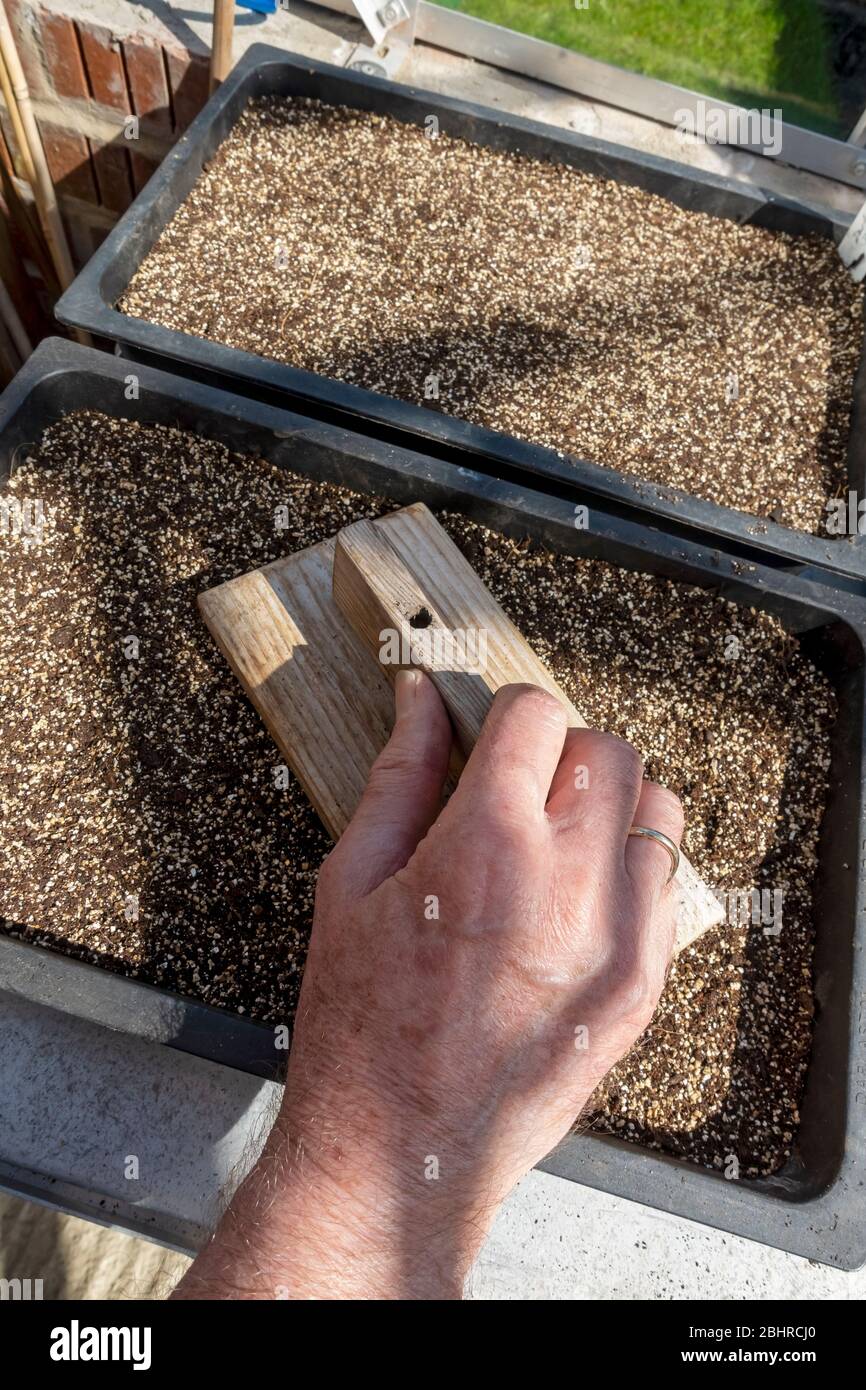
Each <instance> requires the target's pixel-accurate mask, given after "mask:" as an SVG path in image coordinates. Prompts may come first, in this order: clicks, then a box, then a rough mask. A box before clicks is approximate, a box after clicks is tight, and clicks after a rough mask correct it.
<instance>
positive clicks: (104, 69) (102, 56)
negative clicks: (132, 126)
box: [77, 20, 132, 114]
mask: <svg viewBox="0 0 866 1390" xmlns="http://www.w3.org/2000/svg"><path fill="white" fill-rule="evenodd" d="M77 28H78V37H79V39H80V40H81V51H82V53H83V54H84V65H85V67H86V69H87V81H88V85H89V87H90V92H91V95H92V97H93V100H94V101H98V102H99V104H100V106H110V107H111V108H112V109H113V110H115V111H123V112H124V114H128V113H129V112H131V111H132V98H131V97H130V95H129V89H128V88H127V85H126V74H125V72H124V71H123V58H122V57H121V53H120V40H119V39H115V38H114V36H113V34H112V32H111V30H110V29H103V27H102V25H101V24H91V23H90V21H89V20H86V21H85V20H79V21H78V25H77Z"/></svg>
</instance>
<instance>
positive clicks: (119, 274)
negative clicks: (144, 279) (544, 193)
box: [58, 45, 866, 579]
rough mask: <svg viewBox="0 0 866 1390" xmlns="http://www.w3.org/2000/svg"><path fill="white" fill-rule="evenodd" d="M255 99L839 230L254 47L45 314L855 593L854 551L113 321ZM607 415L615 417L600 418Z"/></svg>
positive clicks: (860, 387) (657, 165) (855, 474)
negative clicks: (831, 580)
mask: <svg viewBox="0 0 866 1390" xmlns="http://www.w3.org/2000/svg"><path fill="white" fill-rule="evenodd" d="M270 94H276V95H280V96H310V97H316V98H319V99H321V100H323V101H325V102H328V103H331V104H333V105H342V106H348V107H355V108H357V109H360V110H365V111H372V112H381V113H387V114H388V115H390V116H393V117H395V118H396V119H397V120H400V121H403V122H407V123H411V124H415V125H419V126H423V124H424V122H425V121H426V120H427V119H428V118H429V117H430V116H431V115H435V116H436V117H437V119H438V120H439V122H440V128H441V130H442V131H443V132H445V133H448V134H450V135H454V136H457V137H460V138H462V139H464V140H468V141H471V142H474V143H476V144H479V145H484V146H487V147H489V148H491V149H503V150H509V151H517V152H520V153H523V154H526V155H530V156H533V157H536V158H541V159H545V160H550V161H553V162H558V163H562V164H567V165H570V166H572V167H574V168H578V169H583V170H586V171H588V172H591V173H594V174H597V175H599V176H602V177H604V178H607V179H613V180H615V181H618V182H620V183H623V184H629V185H633V186H635V187H639V188H642V189H645V190H647V191H649V192H652V193H655V194H659V195H661V196H662V197H665V198H667V199H669V200H670V201H672V202H674V203H676V204H677V205H679V206H681V207H684V208H688V209H693V210H696V211H700V212H705V213H708V214H710V215H712V216H716V217H720V218H725V219H729V220H733V221H737V222H741V223H748V224H750V225H753V226H760V227H765V228H771V229H776V230H783V231H786V232H790V233H794V234H807V233H812V234H817V235H820V236H823V237H826V238H828V239H838V237H839V236H840V235H841V233H842V231H843V230H844V219H840V220H839V221H838V222H836V221H832V220H830V218H829V216H828V217H826V218H825V217H821V216H818V215H816V214H815V213H814V212H812V211H810V210H809V209H808V208H805V207H803V206H801V205H799V204H795V203H792V202H789V201H787V200H784V199H781V198H778V197H775V196H773V195H771V194H768V193H765V192H763V191H762V190H760V189H757V190H750V189H747V188H745V186H744V185H742V184H738V183H735V182H734V181H732V180H726V179H722V178H718V177H716V176H713V175H710V174H706V173H703V172H700V171H697V170H694V169H690V168H687V167H685V166H680V165H677V164H674V163H671V162H670V161H666V160H660V159H657V158H655V157H653V156H650V155H645V154H641V153H637V152H634V151H630V150H625V149H622V148H619V147H617V146H613V145H609V144H606V143H605V142H602V141H598V140H593V139H591V138H589V137H583V136H577V135H572V134H566V133H562V132H560V131H555V130H553V129H552V128H550V127H546V126H543V125H540V124H538V123H535V122H529V121H524V120H521V119H520V118H518V117H511V116H508V115H506V114H504V113H502V112H493V111H489V110H487V109H485V108H483V107H479V106H476V105H473V104H471V103H466V102H460V101H456V100H453V99H449V98H445V97H441V96H438V95H435V94H432V93H424V92H417V91H414V90H412V89H410V88H406V87H402V86H399V85H397V84H394V83H390V82H387V81H384V80H381V79H377V78H371V77H366V76H364V75H362V74H357V73H348V72H346V71H345V70H344V69H339V68H334V67H330V66H329V65H327V64H321V63H316V62H313V61H311V60H304V59H300V58H294V57H291V56H289V55H286V54H285V53H283V52H282V51H280V50H274V49H269V48H267V47H265V46H259V45H257V46H255V47H253V48H252V49H250V50H249V52H248V53H247V55H246V56H245V58H244V59H243V60H242V61H241V63H240V64H239V65H238V67H237V68H236V69H235V70H234V72H233V73H232V74H231V76H230V78H229V79H228V81H227V82H225V83H224V84H223V85H222V87H221V88H220V89H219V91H218V92H217V93H216V94H215V95H214V97H212V98H211V100H210V102H209V103H208V104H207V106H206V107H205V109H204V110H203V111H202V113H201V114H200V115H199V117H198V118H197V120H196V121H195V122H194V124H193V125H192V126H191V127H190V129H189V131H188V132H187V134H186V135H185V136H184V137H183V138H182V139H181V140H180V141H179V142H178V145H177V146H176V147H175V149H174V150H173V151H172V152H171V153H170V154H169V155H168V156H167V158H166V160H165V161H164V162H163V165H162V166H161V168H160V170H159V171H158V172H157V174H156V175H154V177H153V178H152V179H151V181H150V183H149V184H148V185H147V188H146V189H145V190H144V191H143V193H142V194H141V195H140V196H139V198H138V199H136V201H135V203H134V204H133V206H132V208H131V209H130V210H129V212H128V213H127V214H126V215H125V216H124V217H123V218H122V219H121V222H120V223H119V224H118V226H117V228H116V229H115V231H114V232H113V233H112V234H111V236H110V237H109V238H108V239H107V241H106V242H105V243H104V245H103V246H102V247H101V248H100V250H99V251H98V252H97V254H96V255H95V256H94V258H93V259H92V261H91V262H90V263H89V264H88V266H87V267H86V268H85V270H84V271H83V272H82V274H81V275H80V276H79V277H78V279H77V280H76V281H75V283H74V285H73V286H72V287H71V288H70V290H68V291H67V293H66V294H65V295H64V296H63V298H62V300H61V301H60V304H59V306H58V316H59V317H60V318H61V320H62V321H63V322H65V323H69V324H74V325H77V326H79V327H84V328H87V329H89V330H90V331H91V332H94V333H97V334H99V335H102V336H104V337H108V338H111V339H112V340H114V341H115V342H117V343H118V344H121V345H123V346H124V347H125V348H126V349H128V350H131V351H132V352H133V353H134V354H136V355H141V358H142V360H149V361H152V362H154V363H156V364H159V362H160V361H166V360H170V361H171V362H172V363H173V364H175V365H176V366H177V367H179V368H180V369H181V370H183V371H185V372H188V373H189V374H191V375H196V376H199V377H204V378H209V379H215V380H222V381H224V382H226V383H227V384H229V383H230V384H231V387H232V389H234V390H242V391H244V392H248V393H250V394H253V395H255V396H257V397H258V398H259V399H263V400H271V401H279V400H283V401H285V402H289V403H291V404H292V406H293V408H297V407H300V408H301V409H303V410H304V411H309V412H311V413H314V414H317V415H320V416H322V417H323V418H328V419H331V420H334V421H342V422H344V423H346V424H348V425H351V427H353V428H359V429H361V430H363V431H364V432H365V433H371V434H375V435H376V436H378V437H380V438H384V439H388V440H391V441H393V442H396V443H404V444H407V445H408V446H409V447H411V446H412V443H413V441H416V440H418V439H421V440H423V443H424V447H425V449H426V450H427V451H428V452H430V453H432V454H434V455H435V456H437V457H441V458H447V459H449V460H451V461H456V462H466V463H467V464H469V465H470V466H472V467H475V468H479V469H484V470H485V471H489V472H491V473H492V474H494V475H497V476H506V477H512V478H519V477H521V476H525V477H528V478H532V479H533V480H534V485H535V486H536V487H543V488H545V489H549V490H551V491H555V492H557V493H559V494H561V495H567V494H568V493H569V492H570V491H571V490H573V489H574V488H575V487H578V488H590V489H591V490H592V491H593V492H594V493H595V495H597V496H599V497H601V498H603V499H604V500H605V502H606V503H607V504H608V505H609V507H610V508H611V509H613V510H618V511H622V510H624V511H626V512H628V511H634V510H636V511H638V512H641V513H643V514H645V515H650V516H653V517H655V518H658V519H659V520H664V522H665V523H666V524H667V525H668V526H669V527H671V528H676V529H677V530H679V531H680V533H681V534H685V535H688V534H691V535H695V534H696V533H697V534H704V535H705V536H706V537H707V539H710V538H711V537H717V538H719V539H720V540H725V541H727V542H729V543H731V544H733V545H736V546H737V547H738V548H739V549H740V550H741V552H742V553H745V554H754V555H759V556H761V557H762V558H763V560H764V562H765V563H771V564H784V565H788V566H792V565H798V566H799V565H802V566H821V567H824V568H826V569H827V570H829V571H832V572H835V573H838V574H844V575H847V576H851V577H854V578H857V579H864V578H866V549H864V544H863V538H862V537H860V536H853V537H848V536H842V537H838V538H836V537H833V538H822V537H817V536H814V535H810V534H808V533H806V532H803V531H798V530H795V529H793V528H790V527H785V526H781V525H779V524H778V523H776V522H774V521H771V520H763V519H759V518H756V517H754V516H750V515H748V514H747V513H745V512H742V511H736V510H733V509H731V508H728V507H722V506H719V505H717V504H715V503H712V502H707V501H705V500H703V499H700V498H698V497H695V496H693V495H691V494H689V493H687V492H684V491H682V490H680V489H677V488H673V487H668V486H663V485H661V484H658V483H653V482H647V481H643V480H640V479H638V478H636V477H634V476H631V475H629V474H626V473H621V472H617V471H616V470H614V469H611V468H607V467H601V466H600V465H598V464H596V463H593V462H592V461H591V460H586V459H581V458H575V457H573V456H565V457H562V456H560V455H559V454H558V453H556V452H555V451H553V450H551V449H545V448H542V447H540V446H537V445H533V444H528V443H525V442H522V441H520V440H518V439H516V438H514V437H512V436H509V435H507V434H502V433H497V432H494V431H492V430H490V429H486V428H483V427H481V426H478V425H473V424H469V423H467V422H465V421H463V420H460V419H457V418H455V417H453V416H448V415H444V414H440V413H438V412H435V411H432V410H429V409H425V408H423V407H421V406H416V405H411V404H407V403H406V402H403V401H400V400H397V399H395V398H393V397H390V396H386V395H383V394H380V393H378V392H374V391H370V390H367V389H364V388H361V387H357V386H353V385H349V384H347V383H346V382H343V381H338V380H335V379H332V378H328V377H326V376H323V375H318V374H316V373H313V372H309V371H303V370H300V369H298V368H294V367H290V366H286V365H284V364H281V363H278V362H276V361H273V360H270V359H267V358H265V357H261V356H256V355H253V354H251V353H247V352H241V351H239V350H237V349H234V348H229V347H226V346H224V345H221V344H219V343H216V342H212V341H210V340H207V339H202V338H197V337H194V336H192V335H191V334H189V333H183V332H179V331H175V330H170V329H166V328H162V327H160V326H159V325H157V324H154V323H150V322H147V321H145V320H142V319H137V318H133V317H131V316H129V315H127V314H124V313H122V312H120V311H119V310H117V309H116V308H115V307H114V306H115V304H116V303H117V300H118V299H119V298H120V296H121V295H122V294H123V291H124V290H125V289H126V287H127V285H128V283H129V281H130V279H131V277H132V276H133V275H134V273H135V272H136V270H137V269H138V267H139V266H140V265H141V263H142V261H143V260H144V259H145V257H146V256H147V254H148V252H149V251H150V249H151V247H152V246H153V244H154V243H155V241H156V240H157V239H158V237H159V235H160V234H161V232H162V231H163V229H164V228H165V226H166V225H167V224H168V222H169V221H170V220H171V218H172V216H173V215H174V213H175V211H176V210H177V208H178V207H179V206H180V205H181V204H182V203H183V202H184V200H185V199H186V197H187V195H188V193H189V192H190V190H191V189H192V187H193V186H194V184H195V183H196V181H197V178H198V177H199V175H200V173H201V170H202V166H203V164H204V163H205V162H206V161H207V160H208V159H209V157H210V156H211V155H212V154H213V153H214V151H215V150H216V149H217V148H218V146H219V145H220V144H221V143H222V141H223V140H224V139H225V137H226V136H227V135H228V134H229V132H230V131H231V129H232V128H233V126H234V124H235V123H236V121H237V119H238V117H239V115H240V113H241V112H242V111H243V109H244V108H245V106H246V105H247V102H248V101H249V100H250V99H252V98H255V97H259V96H262V95H270ZM244 254H245V248H244V246H243V245H239V247H238V255H239V256H243V255H244ZM286 273H291V270H290V269H288V270H287V272H286ZM864 397H866V368H864V366H863V362H862V360H861V367H860V370H859V373H858V376H857V380H856V382H855V383H854V391H853V414H852V420H851V430H850V447H849V457H848V475H849V484H850V487H851V488H852V489H853V490H854V491H855V493H856V494H857V496H858V498H859V497H860V496H862V495H863V493H864V491H866V440H864V438H863V430H862V421H863V418H864ZM612 408H614V409H615V408H616V405H615V402H612Z"/></svg>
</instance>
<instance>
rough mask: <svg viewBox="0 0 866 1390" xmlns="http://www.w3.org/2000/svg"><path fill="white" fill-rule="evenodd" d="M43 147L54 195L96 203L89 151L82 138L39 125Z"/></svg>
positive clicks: (55, 127)
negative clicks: (56, 193)
mask: <svg viewBox="0 0 866 1390" xmlns="http://www.w3.org/2000/svg"><path fill="white" fill-rule="evenodd" d="M39 129H40V131H41V133H42V143H43V145H44V146H45V155H46V158H47V160H48V168H49V169H50V170H51V177H52V179H53V180H54V185H55V187H56V189H57V192H58V193H60V194H65V195H66V196H67V197H70V198H82V199H83V200H84V201H85V202H87V203H95V202H96V201H97V194H96V184H95V183H94V179H93V168H92V166H91V163H90V150H89V149H88V146H87V141H86V140H85V139H84V137H83V136H82V135H74V134H72V133H71V132H69V131H66V130H59V129H58V128H57V126H53V125H47V124H44V123H43V122H41V121H40V123H39Z"/></svg>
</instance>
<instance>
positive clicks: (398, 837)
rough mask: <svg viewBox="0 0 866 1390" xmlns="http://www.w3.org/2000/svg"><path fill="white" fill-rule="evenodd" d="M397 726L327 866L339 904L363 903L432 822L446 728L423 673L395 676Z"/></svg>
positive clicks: (444, 761) (445, 756) (447, 744)
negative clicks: (342, 898) (356, 899)
mask: <svg viewBox="0 0 866 1390" xmlns="http://www.w3.org/2000/svg"><path fill="white" fill-rule="evenodd" d="M394 699H395V708H396V721H395V723H394V728H393V731H392V733H391V737H390V739H389V740H388V742H387V743H386V745H385V747H384V748H383V749H382V752H381V753H380V754H379V756H378V758H377V759H376V761H375V763H374V764H373V766H372V768H371V769H370V776H369V778H368V781H367V786H366V789H365V791H364V795H363V796H362V797H361V800H360V802H359V803H358V808H357V810H356V811H355V814H354V816H353V817H352V819H351V821H350V822H349V824H348V825H347V827H346V829H345V830H344V832H343V834H342V836H341V838H340V842H339V844H338V845H337V847H336V849H335V850H334V851H333V853H332V855H331V856H330V860H329V865H330V867H329V878H330V879H331V882H332V884H333V883H338V884H339V889H340V892H341V893H342V894H343V895H344V896H345V897H352V898H354V897H363V896H364V894H366V893H371V892H372V891H373V889H374V888H378V886H379V884H380V883H383V882H384V881H385V879H386V878H390V877H391V875H392V874H394V873H396V872H397V870H398V869H402V868H403V866H404V865H405V864H407V863H408V862H409V860H410V859H411V857H412V855H413V854H414V852H415V849H416V848H417V846H418V843H419V841H420V840H422V839H423V838H424V836H425V835H426V833H427V831H428V830H429V828H430V826H431V825H432V824H433V822H434V820H435V819H436V817H437V816H438V814H439V811H440V808H441V804H442V788H443V785H444V783H445V777H446V775H447V772H448V760H449V757H450V754H451V741H452V730H451V722H450V720H449V718H448V714H447V712H446V710H445V706H444V705H443V703H442V699H441V697H440V695H439V692H438V690H437V689H436V687H435V685H434V684H433V682H432V681H431V680H430V679H429V678H428V677H427V676H425V675H424V674H423V672H422V671H418V670H410V671H398V672H397V677H396V680H395V682H394Z"/></svg>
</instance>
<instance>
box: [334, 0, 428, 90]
mask: <svg viewBox="0 0 866 1390" xmlns="http://www.w3.org/2000/svg"><path fill="white" fill-rule="evenodd" d="M352 5H353V7H354V8H355V9H356V10H357V12H358V15H359V17H360V19H361V21H362V23H363V25H364V28H365V29H366V30H367V33H368V34H369V35H370V38H371V39H372V40H373V44H372V45H370V44H360V43H359V44H357V45H356V47H355V48H353V49H352V52H351V53H350V54H349V57H348V59H347V60H346V67H347V68H350V69H352V70H354V71H355V72H363V73H366V74H367V75H368V76H369V77H396V76H397V73H398V72H399V71H400V69H401V68H402V67H403V64H404V63H405V62H406V60H407V58H408V57H409V55H410V53H411V52H412V45H413V44H414V42H415V19H416V15H417V11H418V0H352Z"/></svg>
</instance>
